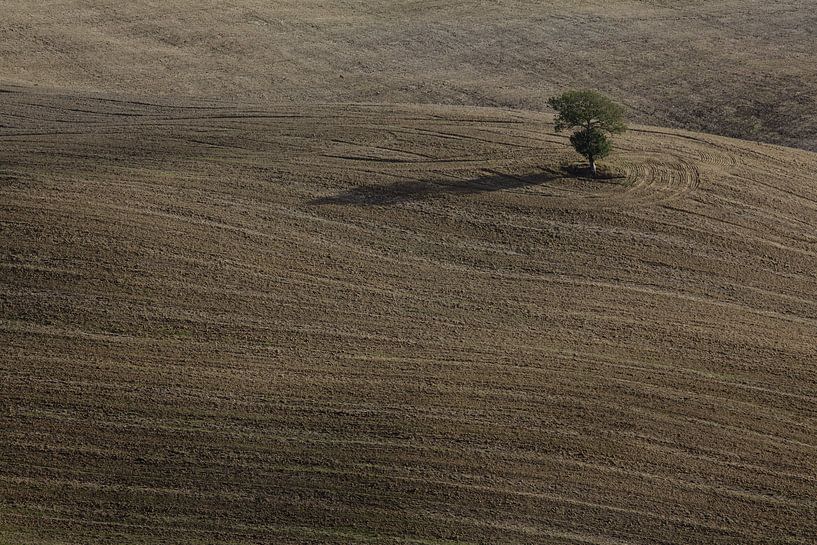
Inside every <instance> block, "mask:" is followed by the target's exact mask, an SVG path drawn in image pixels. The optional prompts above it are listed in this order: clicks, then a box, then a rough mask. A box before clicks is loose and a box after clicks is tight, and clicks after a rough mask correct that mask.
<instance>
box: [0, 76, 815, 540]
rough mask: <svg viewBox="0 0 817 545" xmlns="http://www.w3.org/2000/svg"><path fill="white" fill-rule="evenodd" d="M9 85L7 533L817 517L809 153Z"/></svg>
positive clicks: (423, 530)
mask: <svg viewBox="0 0 817 545" xmlns="http://www.w3.org/2000/svg"><path fill="white" fill-rule="evenodd" d="M575 160H576V157H575V156H574V155H573V154H572V152H570V151H569V150H568V147H567V145H566V139H565V138H564V137H563V136H557V135H555V134H552V132H551V119H550V117H548V116H546V115H544V114H535V113H525V112H508V111H502V110H497V109H488V108H463V107H442V106H439V107H430V106H428V107H427V106H377V105H372V106H368V105H356V106H339V105H313V106H300V107H292V106H289V105H285V106H267V107H263V108H260V107H250V106H244V105H241V104H225V103H224V102H216V101H209V102H206V101H200V102H193V101H184V102H181V101H176V102H173V101H169V100H168V101H152V100H137V101H128V100H123V99H121V98H117V97H96V98H89V97H87V96H83V95H77V94H70V93H67V92H65V93H64V94H55V93H34V92H31V91H30V90H28V89H25V88H20V87H12V86H6V87H5V88H4V92H3V93H0V240H1V241H2V244H0V347H2V350H0V373H2V376H3V382H2V385H1V386H0V429H1V430H2V440H1V441H0V542H8V543H15V544H16V543H38V544H64V543H71V544H79V543H82V544H94V543H100V544H101V543H117V544H119V543H128V544H160V543H161V544H171V543H233V544H250V543H280V544H307V543H309V544H318V543H320V544H339V545H340V544H353V543H377V544H391V543H393V544H418V545H419V544H422V545H454V544H457V545H464V544H486V545H487V544H497V543H502V544H530V543H537V544H554V545H555V544H560V545H563V544H576V545H578V544H596V545H622V544H633V545H636V544H648V543H649V544H654V543H662V544H678V545H688V544H692V543H695V544H699V543H700V544H721V545H722V544H735V545H738V544H740V545H751V544H756V545H760V544H764V545H766V544H770V543H778V544H793V545H807V544H810V543H813V540H814V536H815V535H817V522H815V521H817V516H816V515H817V499H815V486H816V485H817V462H815V460H817V408H815V407H817V405H815V401H817V375H815V371H814V362H815V361H817V347H816V346H815V343H814V339H815V337H817V276H815V271H817V232H816V231H815V218H817V182H815V177H814V172H815V170H817V155H815V154H813V153H809V152H805V151H798V150H792V149H785V148H780V147H775V146H771V145H765V144H754V143H747V142H741V141H737V140H731V139H727V138H722V137H715V136H704V135H700V134H694V133H688V132H683V131H675V130H664V129H654V128H649V127H634V128H633V130H632V131H630V132H629V133H628V134H627V135H626V136H625V137H622V138H621V139H619V140H618V148H617V152H616V153H615V154H614V155H613V156H612V157H611V158H610V160H609V161H608V165H609V167H610V168H611V169H613V170H614V171H615V172H619V173H621V176H622V178H621V179H615V180H606V181H601V182H595V181H592V180H586V179H577V178H573V177H571V176H569V175H566V174H565V173H564V171H563V170H562V166H563V165H565V164H570V163H571V162H572V161H575Z"/></svg>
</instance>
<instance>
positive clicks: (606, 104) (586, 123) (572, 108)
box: [548, 91, 627, 177]
mask: <svg viewBox="0 0 817 545" xmlns="http://www.w3.org/2000/svg"><path fill="white" fill-rule="evenodd" d="M548 104H549V105H550V107H551V108H553V109H554V110H556V112H558V114H559V115H558V116H557V117H556V124H555V129H556V132H561V131H562V130H564V129H568V130H570V129H577V130H576V132H574V133H573V135H571V137H570V143H571V144H573V148H574V149H575V150H576V151H577V152H578V153H579V155H581V156H582V157H584V158H585V159H587V161H588V162H589V163H590V169H591V170H592V171H593V176H594V177H595V176H596V160H597V159H603V158H605V157H607V155H609V154H610V150H611V149H612V146H611V144H610V139H609V138H608V136H607V135H608V134H621V133H623V132H624V131H626V130H627V127H626V126H625V125H624V109H623V108H622V107H621V106H619V105H618V104H616V103H614V102H613V101H612V100H610V99H609V98H607V97H606V96H604V95H602V94H600V93H597V92H595V91H568V92H566V93H564V94H562V95H559V96H556V97H551V98H550V99H549V100H548Z"/></svg>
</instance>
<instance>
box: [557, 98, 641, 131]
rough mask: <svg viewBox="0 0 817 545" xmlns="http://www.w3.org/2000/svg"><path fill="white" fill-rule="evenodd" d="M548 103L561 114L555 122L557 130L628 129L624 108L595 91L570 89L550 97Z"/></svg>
mask: <svg viewBox="0 0 817 545" xmlns="http://www.w3.org/2000/svg"><path fill="white" fill-rule="evenodd" d="M548 104H549V105H550V107H551V108H553V109H554V110H556V112H558V114H559V115H558V116H557V117H556V124H555V128H556V131H557V132H559V131H562V130H564V129H572V128H575V127H580V128H583V129H586V130H589V129H598V130H600V131H602V132H605V133H610V134H620V133H623V132H624V131H625V130H627V127H626V125H625V124H624V109H623V108H622V107H621V106H619V105H618V104H616V103H614V102H613V101H612V100H610V99H609V98H607V97H606V96H604V95H602V94H601V93H597V92H595V91H568V92H566V93H564V94H562V95H559V96H557V97H552V98H550V99H549V100H548Z"/></svg>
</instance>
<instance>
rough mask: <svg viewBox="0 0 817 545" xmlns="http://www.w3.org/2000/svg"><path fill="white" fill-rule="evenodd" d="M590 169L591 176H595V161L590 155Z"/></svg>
mask: <svg viewBox="0 0 817 545" xmlns="http://www.w3.org/2000/svg"><path fill="white" fill-rule="evenodd" d="M590 170H591V171H592V172H593V178H595V177H596V161H595V160H594V159H593V158H592V157H591V158H590Z"/></svg>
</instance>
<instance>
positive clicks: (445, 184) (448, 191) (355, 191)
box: [309, 171, 565, 206]
mask: <svg viewBox="0 0 817 545" xmlns="http://www.w3.org/2000/svg"><path fill="white" fill-rule="evenodd" d="M564 177H565V173H564V172H557V171H542V172H540V173H537V174H527V175H524V176H515V175H513V174H498V173H497V174H493V175H489V176H480V177H478V178H472V179H470V180H452V181H447V180H433V181H432V180H429V181H424V180H409V181H402V182H395V183H393V184H388V185H366V186H359V187H354V188H352V189H349V190H348V191H345V192H343V193H339V194H337V195H332V196H329V197H321V198H318V199H314V200H312V201H310V203H309V204H313V205H324V204H348V205H361V206H366V205H380V206H383V205H394V204H401V203H405V202H410V201H421V200H426V199H431V198H435V197H440V196H443V195H472V194H476V193H488V192H492V191H502V190H509V189H519V188H523V187H528V186H533V185H540V184H544V183H547V182H550V181H553V180H557V179H560V178H564Z"/></svg>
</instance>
